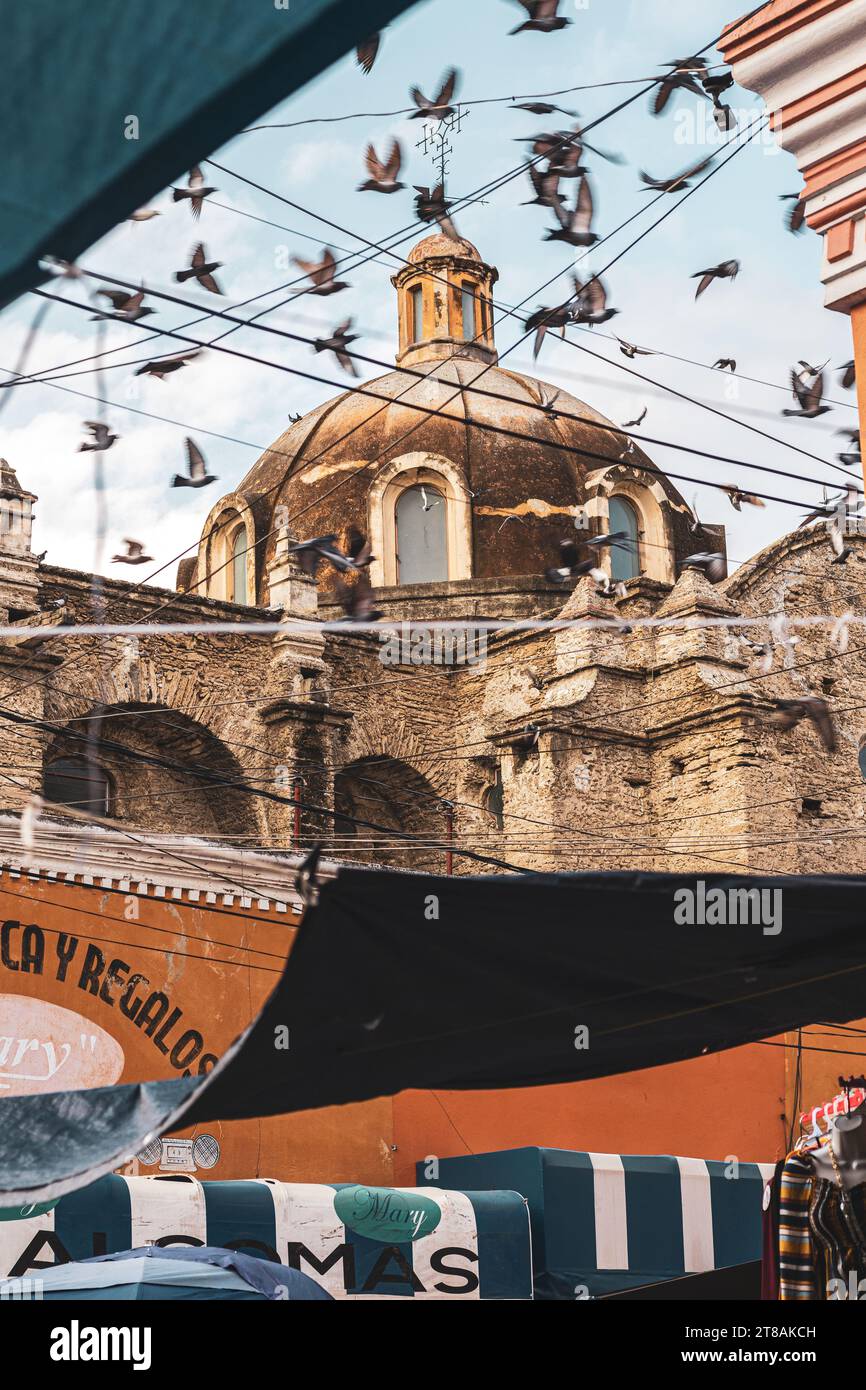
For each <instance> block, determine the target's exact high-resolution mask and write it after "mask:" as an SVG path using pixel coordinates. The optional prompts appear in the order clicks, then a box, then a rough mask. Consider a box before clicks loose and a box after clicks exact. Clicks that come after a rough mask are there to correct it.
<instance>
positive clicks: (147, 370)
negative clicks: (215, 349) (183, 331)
mask: <svg viewBox="0 0 866 1390" xmlns="http://www.w3.org/2000/svg"><path fill="white" fill-rule="evenodd" d="M200 354H201V348H191V349H190V350H189V352H175V353H172V355H171V356H170V357H155V358H154V359H153V361H152V362H145V364H144V366H143V367H139V368H138V370H137V372H136V373H135V375H136V376H156V377H159V378H160V380H162V378H163V377H164V376H171V374H172V372H179V371H180V370H181V368H182V367H185V366H186V365H187V363H188V362H194V361H195V359H196V358H197V357H198V356H200Z"/></svg>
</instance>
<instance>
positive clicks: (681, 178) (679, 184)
mask: <svg viewBox="0 0 866 1390" xmlns="http://www.w3.org/2000/svg"><path fill="white" fill-rule="evenodd" d="M715 157H716V156H715V155H714V154H711V155H710V157H709V158H708V159H702V160H701V161H700V163H699V164H693V165H692V166H691V167H690V168H689V169H683V171H682V173H679V174H673V175H672V176H671V177H670V178H668V179H654V178H652V176H651V175H650V174H645V173H644V171H643V170H641V175H640V177H641V182H642V183H644V184H645V185H646V187H647V188H648V189H654V190H655V191H656V192H658V193H679V192H680V191H681V189H683V188H691V186H692V185H691V182H690V180H691V179H694V178H697V176H698V174H702V173H703V172H704V170H705V169H707V168H709V166H710V165H711V164H712V163H713V160H714V159H715Z"/></svg>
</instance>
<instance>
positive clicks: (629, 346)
mask: <svg viewBox="0 0 866 1390" xmlns="http://www.w3.org/2000/svg"><path fill="white" fill-rule="evenodd" d="M614 337H615V338H616V340H617V342H618V343H619V350H620V352H621V353H622V355H623V357H628V358H629V359H634V358H635V357H655V353H654V352H653V350H652V348H642V347H638V346H637V344H636V343H628V342H626V340H625V338H617V337H616V334H614Z"/></svg>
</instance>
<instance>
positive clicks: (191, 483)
mask: <svg viewBox="0 0 866 1390" xmlns="http://www.w3.org/2000/svg"><path fill="white" fill-rule="evenodd" d="M184 442H185V444H186V461H187V472H186V473H175V475H174V477H173V478H172V480H171V485H172V487H207V485H208V483H215V482H216V474H215V473H208V471H207V465H206V463H205V461H204V454H203V453H202V451H201V449H200V448H199V447H198V445H197V444H195V443H194V442H193V441H192V440H191V439H189V438H187V439H186V440H185V441H184Z"/></svg>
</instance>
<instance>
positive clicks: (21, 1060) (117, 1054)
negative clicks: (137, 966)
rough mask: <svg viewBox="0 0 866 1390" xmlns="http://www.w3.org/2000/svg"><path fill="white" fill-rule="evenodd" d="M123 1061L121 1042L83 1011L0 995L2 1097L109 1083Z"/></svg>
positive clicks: (13, 995)
mask: <svg viewBox="0 0 866 1390" xmlns="http://www.w3.org/2000/svg"><path fill="white" fill-rule="evenodd" d="M123 1062H124V1058H123V1048H122V1047H121V1046H120V1044H119V1043H117V1042H115V1040H114V1038H112V1037H111V1036H110V1034H108V1033H106V1031H105V1029H104V1028H100V1027H99V1024H97V1023H92V1022H91V1021H90V1020H89V1019H86V1018H84V1017H83V1016H82V1015H81V1014H78V1013H73V1012H72V1010H71V1009H64V1008H62V1007H61V1006H60V1005H59V1004H48V1003H46V1002H45V1000H42V999H29V998H27V997H26V996H25V995H21V994H0V1096H4V1095H10V1096H31V1095H35V1094H36V1093H37V1092H40V1091H72V1090H83V1089H85V1088H87V1087H89V1086H111V1085H113V1084H114V1082H115V1081H117V1080H118V1078H119V1077H120V1075H121V1073H122V1071H123Z"/></svg>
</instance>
